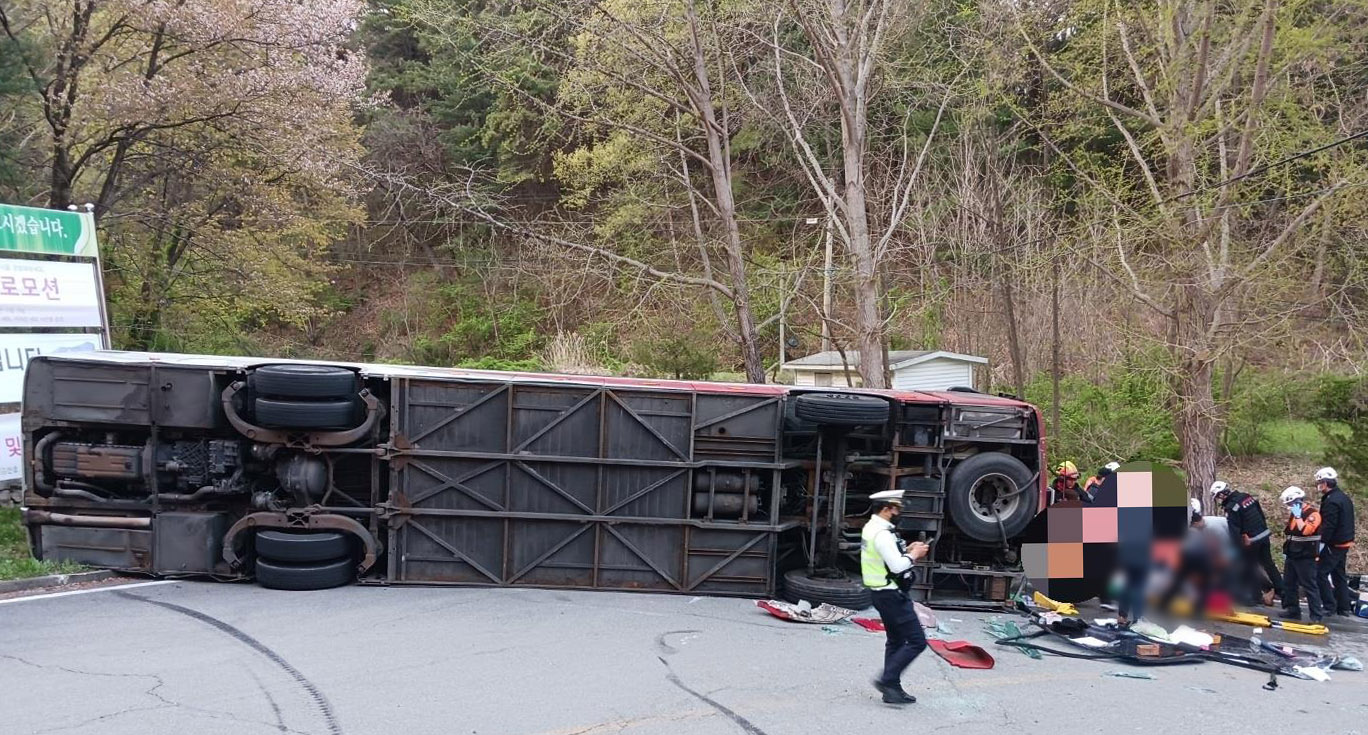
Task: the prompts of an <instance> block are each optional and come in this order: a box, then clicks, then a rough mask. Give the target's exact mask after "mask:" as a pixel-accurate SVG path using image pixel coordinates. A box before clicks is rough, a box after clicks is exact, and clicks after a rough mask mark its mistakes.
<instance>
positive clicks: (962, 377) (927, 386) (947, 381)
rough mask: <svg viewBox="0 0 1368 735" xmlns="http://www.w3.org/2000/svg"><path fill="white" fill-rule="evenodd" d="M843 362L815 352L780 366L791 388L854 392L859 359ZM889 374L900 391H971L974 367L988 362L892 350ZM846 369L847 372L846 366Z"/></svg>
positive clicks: (851, 353) (942, 353) (848, 355)
mask: <svg viewBox="0 0 1368 735" xmlns="http://www.w3.org/2000/svg"><path fill="white" fill-rule="evenodd" d="M845 358H846V359H845V361H844V362H843V361H842V360H841V353H839V352H836V351H834V350H833V351H831V352H818V353H817V354H815V355H808V356H807V357H802V358H799V359H797V360H790V361H789V362H786V363H784V364H783V365H781V366H780V367H781V369H783V370H788V371H790V372H792V373H793V384H794V385H801V386H818V387H824V386H836V387H842V388H857V387H859V386H860V385H861V381H860V375H859V365H860V362H859V361H860V355H859V353H858V352H855V351H847V352H846V354H845ZM888 364H889V371H890V372H892V373H893V387H894V388H899V389H903V390H945V389H946V388H951V387H953V386H959V385H963V386H968V387H971V388H972V387H974V386H975V385H976V383H975V380H976V378H977V377H978V375H977V371H976V369H975V368H976V366H978V365H987V364H988V358H986V357H978V356H977V355H961V354H959V353H955V352H945V351H943V350H895V351H892V352H889V353H888ZM847 365H848V366H849V368H850V370H849V372H847V371H846V366H847Z"/></svg>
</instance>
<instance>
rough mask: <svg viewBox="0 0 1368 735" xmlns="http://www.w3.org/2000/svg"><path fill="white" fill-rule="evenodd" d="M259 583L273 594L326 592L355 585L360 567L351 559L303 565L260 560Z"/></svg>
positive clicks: (257, 568) (257, 575)
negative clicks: (308, 591) (357, 569)
mask: <svg viewBox="0 0 1368 735" xmlns="http://www.w3.org/2000/svg"><path fill="white" fill-rule="evenodd" d="M256 579H257V584H260V585H261V586H262V587H266V588H268V589H273V590H325V589H328V588H330V587H341V586H342V585H345V584H351V583H352V581H353V580H355V579H356V563H355V562H354V561H352V559H351V557H346V558H343V559H336V560H334V561H324V562H307V563H299V564H291V563H287V562H278V561H272V560H270V559H264V558H258V559H257V562H256Z"/></svg>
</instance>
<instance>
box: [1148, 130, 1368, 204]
mask: <svg viewBox="0 0 1368 735" xmlns="http://www.w3.org/2000/svg"><path fill="white" fill-rule="evenodd" d="M1365 137H1368V130H1360V131H1359V132H1357V133H1354V134H1353V135H1349V136H1346V137H1343V138H1340V139H1339V140H1334V141H1331V142H1329V143H1326V144H1325V145H1322V146H1317V147H1315V148H1312V149H1310V150H1306V151H1302V152H1301V153H1294V154H1292V155H1290V156H1288V157H1286V158H1282V159H1279V160H1277V161H1274V162H1272V163H1269V164H1266V165H1263V166H1260V167H1258V168H1256V169H1254V170H1252V171H1247V172H1245V173H1243V174H1240V175H1239V176H1234V177H1231V178H1229V179H1226V180H1225V181H1220V182H1217V183H1215V184H1212V185H1211V186H1204V187H1202V188H1200V189H1193V190H1192V191H1189V192H1187V193H1186V194H1177V195H1175V196H1173V197H1170V198H1168V199H1165V200H1164V203H1165V204H1167V203H1168V202H1172V201H1177V200H1179V199H1186V198H1188V197H1190V196H1193V195H1196V194H1201V193H1202V192H1206V191H1211V190H1213V189H1220V188H1221V187H1224V186H1229V185H1230V184H1233V183H1235V182H1236V181H1240V180H1242V179H1247V178H1249V177H1251V176H1258V175H1259V174H1262V173H1265V172H1267V171H1269V170H1271V169H1274V168H1277V167H1279V166H1285V165H1287V164H1289V163H1292V162H1294V161H1300V160H1301V159H1303V158H1309V157H1311V156H1314V155H1316V154H1317V153H1320V152H1321V151H1327V150H1330V149H1331V148H1334V147H1336V146H1341V145H1344V144H1345V143H1349V142H1351V141H1355V140H1358V139H1359V138H1365Z"/></svg>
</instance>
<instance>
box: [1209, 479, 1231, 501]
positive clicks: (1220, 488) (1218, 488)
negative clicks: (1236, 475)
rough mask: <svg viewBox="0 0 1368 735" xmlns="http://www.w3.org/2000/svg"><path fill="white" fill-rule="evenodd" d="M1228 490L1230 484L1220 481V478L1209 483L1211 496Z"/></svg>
mask: <svg viewBox="0 0 1368 735" xmlns="http://www.w3.org/2000/svg"><path fill="white" fill-rule="evenodd" d="M1228 492H1230V485H1229V484H1227V483H1225V482H1222V481H1220V480H1217V481H1216V482H1213V483H1211V495H1212V496H1213V497H1215V496H1217V495H1223V494H1225V493H1228Z"/></svg>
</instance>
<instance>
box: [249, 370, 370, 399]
mask: <svg viewBox="0 0 1368 735" xmlns="http://www.w3.org/2000/svg"><path fill="white" fill-rule="evenodd" d="M249 380H250V382H251V385H252V390H254V391H256V393H257V395H261V396H273V397H276V398H350V397H352V396H354V395H356V391H357V389H358V388H357V384H356V373H354V372H352V371H350V370H348V369H346V368H340V367H333V366H332V365H296V364H292V363H291V364H283V365H262V366H261V367H259V368H257V369H256V370H253V371H252V375H251V377H250V378H249Z"/></svg>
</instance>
